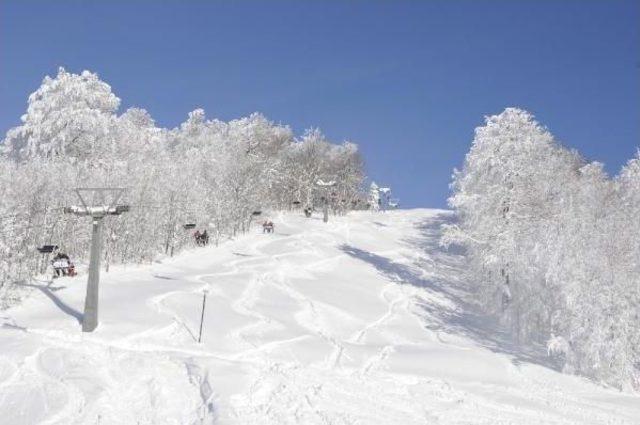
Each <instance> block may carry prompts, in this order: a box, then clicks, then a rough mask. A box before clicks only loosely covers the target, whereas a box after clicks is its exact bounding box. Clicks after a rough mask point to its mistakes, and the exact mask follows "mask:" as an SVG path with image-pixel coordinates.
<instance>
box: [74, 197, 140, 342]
mask: <svg viewBox="0 0 640 425" xmlns="http://www.w3.org/2000/svg"><path fill="white" fill-rule="evenodd" d="M124 191H125V189H124V188H106V187H93V188H76V190H75V192H76V195H77V196H78V199H79V200H80V204H81V205H73V206H70V207H65V208H64V213H65V214H75V215H77V216H80V217H91V221H92V230H91V254H90V259H89V277H88V279H87V296H86V298H85V301H84V315H83V318H82V332H92V331H93V330H94V329H95V328H96V327H97V326H98V289H99V286H98V284H99V282H100V255H101V251H102V219H103V218H104V217H106V216H107V215H120V214H122V213H125V212H128V211H129V209H130V206H129V205H122V204H118V201H119V200H120V197H121V196H122V194H123V193H124ZM83 194H84V196H83ZM90 194H93V196H92V204H96V203H97V204H96V205H91V206H89V205H87V202H86V201H87V199H88V198H87V199H85V198H86V197H87V195H90ZM107 196H110V197H111V201H109V203H106V202H105V198H106V197H107Z"/></svg>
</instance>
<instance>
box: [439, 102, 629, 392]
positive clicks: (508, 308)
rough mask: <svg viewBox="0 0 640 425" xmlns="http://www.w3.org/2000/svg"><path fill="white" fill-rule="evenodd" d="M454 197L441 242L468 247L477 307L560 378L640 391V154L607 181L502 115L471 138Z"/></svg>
mask: <svg viewBox="0 0 640 425" xmlns="http://www.w3.org/2000/svg"><path fill="white" fill-rule="evenodd" d="M452 190H453V195H452V196H451V198H450V199H449V203H450V205H451V206H452V207H453V208H454V209H455V211H456V213H457V216H458V218H459V221H458V223H457V224H454V225H448V226H446V228H445V232H444V236H443V240H442V242H443V243H444V244H445V245H448V244H450V243H456V244H460V245H462V246H464V247H465V248H466V251H467V254H468V258H469V264H470V267H469V270H468V273H469V279H470V281H472V282H474V283H475V288H476V289H477V291H478V294H479V299H481V300H482V304H483V305H484V307H485V308H486V309H487V310H488V311H490V312H492V313H494V314H496V315H498V316H500V317H501V318H502V319H503V320H504V321H505V322H506V323H507V324H508V325H509V327H510V328H511V330H512V331H513V334H514V335H515V337H516V338H517V339H519V340H520V341H522V342H544V343H546V344H547V347H548V350H549V353H550V354H552V355H555V356H557V357H559V358H560V359H561V360H562V362H563V364H564V369H565V371H567V372H570V373H580V374H583V375H586V376H589V377H592V378H594V379H596V380H599V381H602V382H607V383H609V384H612V385H615V386H617V387H625V388H631V387H635V388H640V220H639V219H638V217H640V155H639V156H636V157H635V158H633V159H631V160H630V161H629V162H628V163H627V164H626V166H624V167H623V169H622V170H621V172H620V173H619V174H618V175H617V176H616V177H615V178H609V177H608V176H607V174H606V172H605V171H604V170H603V166H602V164H601V163H598V162H589V161H587V160H585V159H584V158H583V157H582V156H580V154H579V153H577V152H576V151H575V150H570V149H567V148H565V147H563V146H561V145H560V144H559V143H558V142H557V141H556V140H555V138H554V137H553V135H552V134H551V133H550V132H549V131H548V130H547V129H546V128H544V127H543V126H541V125H540V124H539V123H538V122H536V120H535V119H534V117H533V116H532V115H531V114H530V113H528V112H526V111H523V110H520V109H516V108H508V109H506V110H505V111H504V112H502V113H501V114H499V115H494V116H490V117H487V118H486V122H485V125H484V126H481V127H479V128H477V129H476V130H475V138H474V140H473V144H472V146H471V149H470V151H469V152H468V154H467V155H466V158H465V161H464V166H463V167H462V169H461V170H456V171H455V172H454V175H453V182H452Z"/></svg>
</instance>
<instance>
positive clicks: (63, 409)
mask: <svg viewBox="0 0 640 425" xmlns="http://www.w3.org/2000/svg"><path fill="white" fill-rule="evenodd" d="M271 218H272V219H273V221H274V222H275V225H276V227H275V234H273V235H263V234H262V233H261V229H259V228H258V226H256V227H254V228H253V229H252V230H251V232H250V233H249V234H247V235H243V236H241V237H238V238H237V239H235V240H233V241H227V242H225V243H223V244H221V245H220V246H219V247H206V248H198V249H196V248H194V249H192V250H190V251H188V252H185V253H183V254H181V255H179V256H176V257H174V258H171V259H163V260H162V261H158V262H156V263H154V264H152V265H145V266H136V267H127V268H116V269H112V271H111V272H109V273H103V275H102V281H101V289H100V291H101V298H100V313H99V314H100V325H99V327H98V328H97V329H96V331H95V332H93V333H90V334H83V333H82V332H81V331H80V325H79V321H80V320H81V317H82V313H81V311H82V308H83V300H84V292H85V282H86V276H80V277H78V278H61V279H58V280H55V281H54V282H46V281H34V282H33V283H32V284H31V285H32V287H30V288H29V289H30V291H31V296H30V298H29V299H28V300H27V301H25V302H24V303H23V304H22V305H20V306H16V307H14V308H12V309H9V310H6V311H2V312H0V326H1V328H0V423H2V424H11V425H33V424H42V425H44V424H65V425H66V424H101V425H105V424H140V425H144V424H180V425H182V424H212V423H216V424H218V423H219V424H261V425H267V424H402V425H410V424H492V425H496V424H520V425H522V424H524V425H526V424H536V425H538V424H581V425H582V424H640V397H639V396H637V395H632V394H625V393H621V392H618V391H616V390H612V389H607V388H603V387H602V386H599V385H596V384H594V383H591V382H589V381H587V380H585V379H582V378H578V377H574V376H568V375H563V374H560V373H558V372H557V371H555V370H554V369H553V368H552V367H551V366H550V365H549V364H547V363H546V362H547V360H546V359H545V358H544V355H543V353H542V354H541V353H537V352H535V351H533V352H531V351H530V352H524V351H521V350H518V349H517V348H516V347H515V346H514V345H513V344H511V343H510V342H509V340H508V338H507V337H506V336H505V334H504V333H503V332H501V330H500V326H499V324H497V323H495V322H494V321H492V320H490V319H488V318H486V317H484V316H483V315H482V314H479V313H478V312H477V311H476V309H475V308H474V303H473V297H472V296H471V295H470V294H469V291H468V286H467V285H470V284H472V283H473V282H466V281H465V279H464V278H463V276H464V275H463V273H462V272H463V271H464V257H463V256H461V255H459V254H458V253H456V252H455V251H450V252H447V251H444V250H442V249H441V248H439V247H438V238H439V227H440V225H441V224H442V223H443V222H447V221H450V220H451V216H450V213H448V212H446V211H439V210H408V211H393V212H389V213H385V214H373V213H368V212H361V213H351V214H350V215H348V216H346V217H336V218H334V217H332V218H331V222H330V223H329V224H328V225H327V224H325V223H323V222H322V221H321V220H320V219H318V218H316V217H314V218H312V219H305V218H304V217H301V216H299V215H297V214H274V215H273V216H272V217H271ZM204 290H207V291H208V297H207V301H206V312H205V317H204V329H203V333H202V338H203V341H202V343H198V342H197V341H196V339H197V335H198V327H199V321H200V313H201V306H202V297H203V291H204Z"/></svg>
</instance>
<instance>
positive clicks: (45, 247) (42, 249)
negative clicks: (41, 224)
mask: <svg viewBox="0 0 640 425" xmlns="http://www.w3.org/2000/svg"><path fill="white" fill-rule="evenodd" d="M36 249H37V250H38V252H40V253H41V254H51V253H52V252H53V251H55V250H56V249H58V245H42V246H41V247H39V248H36Z"/></svg>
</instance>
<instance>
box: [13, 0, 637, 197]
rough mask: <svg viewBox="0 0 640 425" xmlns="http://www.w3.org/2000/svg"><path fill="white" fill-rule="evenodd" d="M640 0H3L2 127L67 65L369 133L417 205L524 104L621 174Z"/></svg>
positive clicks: (172, 117) (129, 89)
mask: <svg viewBox="0 0 640 425" xmlns="http://www.w3.org/2000/svg"><path fill="white" fill-rule="evenodd" d="M639 27H640V2H639V1H615V0H606V1H605V0H602V1H594V0H591V1H590V0H585V1H577V0H575V1H571V0H565V1H551V0H540V1H536V2H531V1H524V0H520V1H502V0H492V1H482V0H476V1H462V0H453V1H417V0H416V1H393V2H392V1H371V2H365V1H344V2H340V1H325V2H320V1H317V2H315V1H271V2H267V1H233V2H231V1H230V2H215V1H208V2H205V1H161V2H160V1H158V2H154V1H151V0H148V1H142V0H139V1H127V2H125V1H109V2H107V1H103V2H98V1H94V2H79V1H78V2H72V1H58V2H50V1H9V0H2V1H1V2H0V132H1V133H4V132H6V130H7V129H9V128H10V127H12V126H15V125H17V124H19V118H20V115H21V114H23V113H24V111H25V109H26V100H27V96H28V94H29V93H31V92H33V91H34V90H35V89H36V88H37V87H38V86H39V84H40V82H41V80H42V78H43V77H44V75H46V74H50V75H54V74H55V73H56V70H57V67H58V66H64V67H65V68H67V69H68V70H70V71H73V72H79V71H81V70H83V69H89V70H92V71H95V72H97V73H98V74H99V75H100V76H101V78H102V79H104V80H105V81H107V82H108V83H109V84H111V86H112V88H113V90H114V92H115V93H116V94H117V95H118V96H119V97H120V98H121V99H122V101H123V103H122V108H123V110H124V109H125V108H127V107H129V106H139V107H143V108H145V109H147V110H148V111H149V112H150V113H151V114H152V116H153V117H154V118H155V119H156V121H157V123H158V124H159V125H162V126H166V127H174V126H176V125H178V124H179V123H180V122H181V121H183V120H184V119H185V118H186V116H187V114H188V112H189V111H191V110H193V109H195V108H198V107H202V108H204V109H205V110H206V112H207V116H208V117H215V118H221V119H225V120H228V119H233V118H238V117H240V116H244V115H247V114H249V113H251V112H254V111H259V112H262V113H264V114H265V115H266V116H268V117H269V118H270V119H272V120H274V121H277V122H282V123H286V124H289V125H291V126H292V128H293V129H294V130H295V131H296V132H297V133H302V131H303V130H304V129H305V128H308V127H312V126H313V127H319V128H321V129H322V130H323V131H324V133H325V134H327V136H328V137H330V138H331V139H333V140H335V141H342V140H352V141H354V142H356V143H358V144H359V145H360V146H361V149H362V151H363V154H364V157H365V160H366V162H367V167H368V174H369V176H371V177H372V178H373V179H375V180H376V181H378V182H379V183H381V184H387V185H390V186H392V188H393V189H394V191H395V193H396V195H397V196H398V197H399V198H400V199H401V202H402V203H403V204H404V205H405V206H411V207H414V206H432V207H444V206H445V205H446V198H447V196H448V193H449V189H448V183H449V180H450V176H451V171H452V169H453V167H456V166H459V165H460V164H461V163H462V161H463V158H464V154H465V153H466V152H467V150H468V148H469V145H470V143H471V141H472V138H473V129H474V128H475V127H476V126H478V125H480V124H481V123H482V120H483V117H484V116H485V115H487V114H493V113H497V112H500V111H501V110H502V109H504V108H505V107H508V106H519V107H523V108H525V109H528V110H530V111H531V112H533V113H534V114H535V115H536V116H537V117H538V119H539V120H540V121H541V122H542V123H544V124H545V125H547V126H548V127H549V128H550V130H551V131H552V132H553V133H554V134H555V135H556V136H557V137H558V138H559V139H560V140H561V142H562V143H564V144H565V145H567V146H570V147H575V148H577V149H578V150H579V151H580V152H581V153H582V154H583V155H585V156H586V157H587V158H589V159H592V160H599V161H602V162H604V163H605V164H606V166H607V170H609V172H610V173H611V174H615V173H616V172H617V171H618V170H619V168H620V166H621V165H623V164H624V163H625V162H626V161H627V159H629V158H630V157H632V156H633V155H634V153H635V151H636V149H637V147H638V146H640V31H639Z"/></svg>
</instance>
